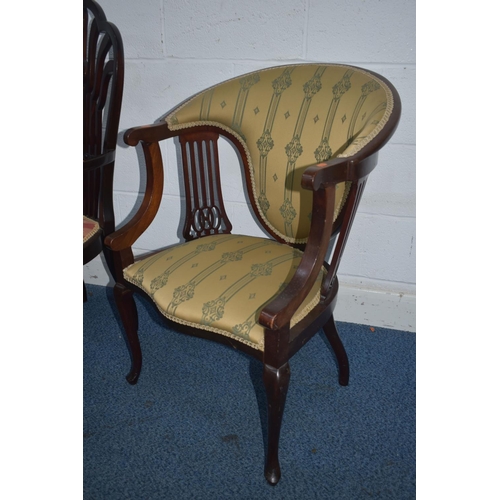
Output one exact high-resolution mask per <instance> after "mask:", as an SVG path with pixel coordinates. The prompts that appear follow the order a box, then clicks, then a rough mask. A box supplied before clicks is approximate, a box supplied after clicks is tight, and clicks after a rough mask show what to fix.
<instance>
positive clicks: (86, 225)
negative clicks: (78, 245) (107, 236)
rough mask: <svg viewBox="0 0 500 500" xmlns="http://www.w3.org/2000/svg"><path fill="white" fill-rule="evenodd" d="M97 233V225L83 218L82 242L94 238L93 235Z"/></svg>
mask: <svg viewBox="0 0 500 500" xmlns="http://www.w3.org/2000/svg"><path fill="white" fill-rule="evenodd" d="M97 231H99V223H98V222H96V221H95V220H92V219H89V218H88V217H85V215H84V216H83V242H84V243H86V242H87V241H89V240H90V238H92V236H94V234H96V233H97Z"/></svg>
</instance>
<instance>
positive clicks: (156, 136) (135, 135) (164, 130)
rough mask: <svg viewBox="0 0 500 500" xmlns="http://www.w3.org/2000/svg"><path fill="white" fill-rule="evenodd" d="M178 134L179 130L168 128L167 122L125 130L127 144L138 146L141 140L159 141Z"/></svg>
mask: <svg viewBox="0 0 500 500" xmlns="http://www.w3.org/2000/svg"><path fill="white" fill-rule="evenodd" d="M177 135H178V133H177V132H172V131H171V130H170V129H169V128H168V125H167V122H158V123H152V124H150V125H141V126H140V127H132V128H130V129H128V130H127V131H126V132H125V134H124V136H123V139H124V141H125V144H128V145H129V146H137V144H139V141H144V142H159V141H162V140H163V139H168V138H170V137H175V136H177Z"/></svg>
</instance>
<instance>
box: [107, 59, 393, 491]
mask: <svg viewBox="0 0 500 500" xmlns="http://www.w3.org/2000/svg"><path fill="white" fill-rule="evenodd" d="M400 112H401V104H400V99H399V96H398V93H397V91H396V90H395V88H394V87H393V85H392V84H391V83H390V82H388V81H387V80H386V79H385V78H384V77H382V76H380V75H377V74H375V73H373V72H370V71H367V70H364V69H360V68H356V67H351V66H345V65H337V64H296V65H289V66H280V67H274V68H270V69H265V70H260V71H255V72H253V73H250V74H247V75H243V76H241V77H238V78H234V79H232V80H229V81H226V82H223V83H221V84H219V85H215V86H214V87H211V88H209V89H207V90H204V91H203V92H200V93H198V94H196V95H195V96H193V97H191V98H189V99H187V100H186V101H185V102H183V103H182V104H180V105H179V106H177V107H175V108H174V109H173V110H171V111H170V112H169V113H167V114H166V115H164V116H163V117H162V118H161V119H160V121H159V122H156V123H154V124H152V125H147V126H142V127H136V128H132V129H130V130H128V131H127V132H126V134H125V141H126V142H127V143H128V144H129V145H131V146H136V145H137V144H139V143H140V144H141V146H142V149H143V151H144V157H145V163H146V169H147V185H146V192H145V196H144V199H143V201H142V204H141V206H140V207H139V209H138V212H137V213H136V214H135V215H134V216H133V218H132V219H131V220H130V221H129V222H128V223H127V224H125V226H124V227H122V228H121V229H119V230H118V231H116V232H115V233H113V234H112V235H110V236H108V237H107V238H106V245H107V246H108V247H109V249H110V250H111V251H112V252H113V254H114V260H115V264H116V278H117V283H116V285H115V289H114V296H115V298H116V303H117V306H118V309H119V312H120V316H121V319H122V320H123V324H124V328H125V331H126V335H127V339H128V345H129V347H130V353H131V359H132V366H131V369H130V372H129V373H128V375H127V380H128V382H129V383H131V384H135V383H136V382H137V380H138V377H139V373H140V370H141V364H142V354H141V349H140V344H139V338H138V331H137V329H138V318H137V310H136V307H135V303H134V299H133V293H140V294H143V295H144V296H145V297H147V298H148V299H149V300H151V301H152V302H153V304H154V305H155V306H156V308H157V309H158V311H159V313H160V314H161V315H162V317H163V318H164V319H165V321H166V322H167V324H168V325H170V326H171V327H174V328H178V329H180V330H182V331H184V332H186V333H189V334H191V335H195V336H199V337H203V338H206V339H212V340H215V341H218V342H221V343H223V344H227V345H230V346H232V347H234V348H236V349H240V350H242V351H244V352H246V353H248V354H250V355H252V356H254V357H255V358H257V359H258V360H260V361H261V362H262V363H263V379H264V385H265V390H266V393H267V398H268V449H267V457H266V460H265V477H266V479H267V481H268V482H269V483H270V484H273V485H274V484H276V483H277V482H278V481H279V479H280V476H281V471H280V465H279V460H278V441H279V436H280V427H281V419H282V415H283V411H284V405H285V399H286V395H287V390H288V384H289V379H290V366H289V361H290V358H291V357H292V356H293V355H294V354H295V353H297V352H298V350H299V349H300V348H301V347H302V346H303V345H304V344H305V343H306V342H307V341H308V340H309V339H310V338H311V337H312V336H313V335H315V334H316V333H318V332H319V331H320V330H321V329H323V331H324V333H325V335H326V338H327V339H328V341H329V342H330V344H331V346H332V348H333V351H334V353H335V355H336V357H337V360H338V370H339V382H340V384H341V385H347V383H348V380H349V364H348V358H347V355H346V352H345V350H344V347H343V345H342V342H341V340H340V338H339V335H338V332H337V329H336V326H335V323H334V319H333V310H334V307H335V303H336V298H337V293H338V288H339V283H338V279H337V270H338V267H339V262H340V258H341V256H342V252H343V250H344V247H345V244H346V241H347V238H348V235H349V231H350V229H351V226H352V223H353V220H354V216H355V213H356V209H357V207H358V204H359V201H360V198H361V195H362V193H363V189H364V187H365V183H366V181H367V178H368V175H369V174H370V172H371V171H372V170H373V169H374V168H375V165H376V163H377V156H378V151H379V150H380V148H382V147H383V146H384V144H386V143H387V141H388V140H389V139H390V137H391V136H392V134H393V133H394V131H395V129H396V127H397V124H398V121H399V118H400ZM220 136H224V137H225V138H226V139H227V140H229V141H230V142H231V143H232V144H234V146H235V148H236V149H237V151H238V152H239V155H240V157H241V164H242V168H243V169H244V173H245V179H246V183H245V188H246V190H247V192H248V198H249V200H250V204H251V207H250V209H251V210H253V212H254V214H255V216H256V218H257V219H258V221H260V223H261V224H262V227H263V228H264V230H265V231H267V233H268V234H269V238H260V237H253V236H248V235H244V234H232V233H231V230H232V225H231V222H230V220H229V218H228V215H227V212H226V210H225V207H224V203H223V198H222V192H221V182H220V173H219V157H218V147H217V142H218V138H219V137H220ZM172 137H176V138H178V141H179V143H180V149H181V156H182V158H181V161H182V165H183V173H184V186H185V192H184V196H185V200H186V201H185V203H186V210H185V213H186V218H185V221H184V223H183V235H184V239H185V242H183V243H179V244H178V245H173V246H171V247H169V248H167V249H164V250H161V251H158V252H156V253H153V254H152V255H149V256H147V257H144V258H140V259H136V258H135V257H134V255H133V251H132V245H134V242H135V241H136V240H137V239H138V238H139V236H140V235H141V234H142V233H143V232H144V231H145V230H146V229H147V227H148V226H149V225H150V224H151V222H152V221H153V219H154V218H155V215H156V213H157V211H158V207H159V205H160V201H161V198H162V192H163V163H162V158H161V153H160V146H159V142H160V141H162V140H165V139H168V138H172ZM233 168H235V169H238V168H240V165H239V163H238V162H235V164H234V165H233ZM332 240H333V242H334V245H333V251H332V253H331V255H332V257H331V259H330V261H329V262H325V258H326V256H327V251H328V248H329V244H330V243H331V242H332ZM333 242H332V243H333ZM228 404H231V403H230V402H228Z"/></svg>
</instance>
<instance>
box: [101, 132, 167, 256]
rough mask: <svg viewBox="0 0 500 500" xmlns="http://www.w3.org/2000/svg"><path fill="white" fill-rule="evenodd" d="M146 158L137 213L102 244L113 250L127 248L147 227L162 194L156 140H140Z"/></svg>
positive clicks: (160, 170)
mask: <svg viewBox="0 0 500 500" xmlns="http://www.w3.org/2000/svg"><path fill="white" fill-rule="evenodd" d="M142 147H143V150H144V157H145V160H146V191H145V193H144V199H143V200H142V203H141V206H140V207H139V210H138V211H137V213H136V214H135V215H134V217H132V219H131V220H130V221H129V222H127V224H125V225H124V226H123V227H122V228H120V229H118V230H117V231H115V232H114V233H112V234H110V235H108V236H107V237H106V239H105V240H104V244H105V245H106V246H107V247H109V248H110V249H111V250H113V251H115V252H116V251H120V250H125V249H129V248H131V247H132V245H133V244H134V243H135V242H136V241H137V239H138V238H139V236H141V234H142V233H143V232H144V231H145V230H146V229H147V228H148V226H149V225H150V224H151V222H152V221H153V219H154V218H155V215H156V213H157V212H158V208H159V207H160V203H161V198H162V194H163V162H162V159H161V152H160V146H159V144H158V142H152V143H147V142H144V141H143V142H142Z"/></svg>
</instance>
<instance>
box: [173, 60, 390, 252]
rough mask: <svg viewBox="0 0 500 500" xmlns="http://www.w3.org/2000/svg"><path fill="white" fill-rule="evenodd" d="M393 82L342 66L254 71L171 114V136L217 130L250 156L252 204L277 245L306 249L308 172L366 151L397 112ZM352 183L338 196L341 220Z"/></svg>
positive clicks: (309, 198) (309, 203) (247, 163)
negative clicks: (305, 178)
mask: <svg viewBox="0 0 500 500" xmlns="http://www.w3.org/2000/svg"><path fill="white" fill-rule="evenodd" d="M393 105H394V101H393V92H392V90H391V86H390V84H389V83H388V82H386V81H383V80H382V79H380V78H379V77H378V76H376V75H374V74H372V73H370V72H369V71H367V70H363V69H360V68H355V67H351V66H344V65H338V64H300V65H288V66H279V67H275V68H270V69H264V70H260V71H255V72H253V73H249V74H247V75H244V76H243V77H238V78H235V79H232V80H229V81H226V82H223V83H221V84H219V85H216V86H214V87H211V88H209V89H208V90H205V91H203V92H201V93H199V94H197V95H195V96H193V97H192V98H190V99H189V100H187V101H186V102H185V103H183V104H182V105H181V106H179V107H177V108H176V109H175V110H173V111H172V112H171V113H169V114H167V115H166V117H165V120H166V122H167V124H168V126H169V128H170V129H171V130H179V129H182V128H188V127H192V126H196V125H216V126H218V127H220V128H223V129H224V130H225V131H226V132H229V133H231V134H232V135H234V136H235V137H236V138H237V139H238V141H239V142H240V143H241V145H242V147H243V150H244V152H245V156H246V161H244V163H245V166H246V168H247V179H248V180H249V183H248V184H249V185H248V186H247V188H248V190H249V196H250V199H251V200H252V205H253V207H254V210H255V212H256V215H257V217H258V218H259V219H260V221H261V222H262V223H263V225H264V227H265V228H266V229H267V230H268V231H269V232H270V234H271V235H273V236H274V237H275V238H276V239H278V240H279V241H282V242H288V243H304V242H306V241H307V237H308V234H309V229H310V221H311V209H312V193H311V191H309V190H304V189H303V188H302V187H301V177H302V173H303V172H304V170H305V168H306V167H308V166H310V165H313V164H315V163H317V162H322V161H325V160H328V159H331V158H335V157H340V156H350V155H353V154H355V153H356V152H358V151H360V150H361V149H362V148H363V147H364V146H365V145H366V144H368V142H370V141H372V139H373V138H374V137H375V136H376V135H377V134H378V133H379V132H380V130H381V129H382V128H383V126H384V125H385V124H386V123H387V121H388V119H389V117H390V116H391V113H392V111H393V107H394V106H393ZM349 184H350V183H341V184H339V185H338V186H337V190H336V208H335V218H336V217H337V216H338V215H339V213H340V211H341V209H342V207H343V205H344V203H345V201H346V199H347V195H348V192H349Z"/></svg>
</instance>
